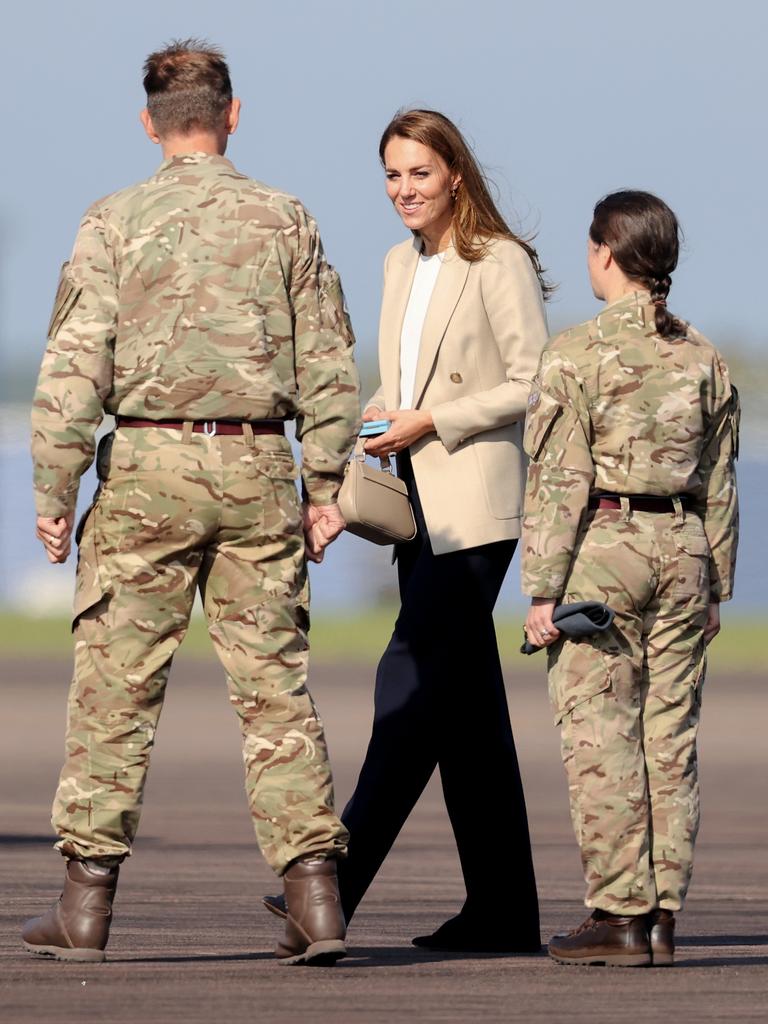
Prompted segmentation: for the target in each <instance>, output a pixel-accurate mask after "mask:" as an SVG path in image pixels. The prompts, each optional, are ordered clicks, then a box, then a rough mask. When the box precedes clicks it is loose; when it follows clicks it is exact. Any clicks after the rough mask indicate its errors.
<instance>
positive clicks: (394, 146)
mask: <svg viewBox="0 0 768 1024" xmlns="http://www.w3.org/2000/svg"><path fill="white" fill-rule="evenodd" d="M384 168H385V171H386V176H387V195H388V196H389V198H390V199H391V200H392V203H393V204H394V207H395V209H396V210H397V212H398V213H399V214H400V216H401V217H402V219H403V223H404V224H405V226H406V227H407V228H409V229H410V230H411V231H418V232H419V234H421V235H423V236H424V237H425V239H427V240H430V241H434V242H437V241H438V240H440V239H443V238H444V237H445V236H446V235H447V237H448V240H450V230H451V221H452V219H453V205H454V204H453V199H452V198H451V190H452V189H453V188H455V187H457V186H458V184H459V180H460V179H459V177H458V175H456V176H454V177H453V178H452V176H451V174H450V171H449V169H448V167H447V165H446V163H445V161H444V160H443V159H442V157H440V156H439V155H438V154H437V153H435V151H434V150H432V149H430V148H429V146H425V145H423V143H421V142H416V141H415V140H414V139H404V138H401V137H400V136H399V135H396V136H394V137H393V138H392V139H390V140H389V142H388V143H387V147H386V149H385V150H384Z"/></svg>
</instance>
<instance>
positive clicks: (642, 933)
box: [549, 910, 651, 967]
mask: <svg viewBox="0 0 768 1024" xmlns="http://www.w3.org/2000/svg"><path fill="white" fill-rule="evenodd" d="M549 955H550V956H551V957H552V959H553V960H554V961H556V963H558V964H580V965H584V966H587V965H595V966H597V965H601V966H606V967H647V966H648V965H649V964H650V963H651V947H650V942H649V940H648V924H647V921H646V917H645V915H644V914H643V915H640V916H638V917H617V916H616V915H614V914H608V913H606V911H604V910H595V911H594V913H593V914H592V916H591V917H588V918H587V920H586V921H583V922H582V923H581V924H580V925H579V927H578V928H576V929H574V931H572V932H568V934H567V935H555V936H553V937H552V938H551V939H550V940H549Z"/></svg>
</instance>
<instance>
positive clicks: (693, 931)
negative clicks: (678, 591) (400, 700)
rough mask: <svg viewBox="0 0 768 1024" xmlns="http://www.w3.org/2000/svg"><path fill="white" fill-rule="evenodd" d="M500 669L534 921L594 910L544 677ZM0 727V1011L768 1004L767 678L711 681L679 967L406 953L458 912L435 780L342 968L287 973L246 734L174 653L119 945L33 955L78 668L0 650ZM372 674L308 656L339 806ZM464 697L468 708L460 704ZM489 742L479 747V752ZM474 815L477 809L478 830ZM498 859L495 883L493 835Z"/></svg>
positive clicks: (193, 1018)
mask: <svg viewBox="0 0 768 1024" xmlns="http://www.w3.org/2000/svg"><path fill="white" fill-rule="evenodd" d="M542 668H543V665H542V663H538V664H536V663H535V662H532V665H531V674H530V675H526V676H524V677H522V678H521V677H518V678H512V674H511V673H509V678H508V682H509V698H510V706H511V709H512V717H513V725H514V728H515V732H516V736H517V741H518V747H519V753H520V759H521V763H522V768H523V773H524V780H525V784H526V793H527V797H528V805H529V812H530V818H531V826H532V831H533V838H534V857H535V861H536V868H537V874H538V879H539V889H540V894H541V905H542V919H543V929H544V934H545V935H548V934H550V933H551V932H552V931H554V930H556V929H560V928H562V927H570V926H573V925H575V924H577V923H578V922H579V921H580V920H581V918H582V917H583V916H585V914H584V909H583V906H582V905H581V902H580V897H581V892H582V882H581V878H580V869H579V861H578V854H577V850H576V846H575V842H574V840H573V837H572V833H571V829H570V821H569V818H568V810H567V799H566V788H565V782H564V777H563V774H562V768H561V766H560V762H559V753H558V739H557V733H556V730H555V728H554V727H553V725H552V719H551V715H550V712H549V708H548V706H547V701H546V694H545V681H544V678H543V675H540V674H538V673H537V672H536V670H537V669H538V670H541V669H542ZM4 669H5V671H4V673H3V675H4V679H5V686H4V699H3V714H2V722H0V768H1V769H2V771H1V774H0V778H2V800H1V802H0V808H1V810H2V818H0V854H1V856H0V872H1V874H2V879H1V881H2V892H3V894H4V898H3V900H2V904H1V905H0V1020H1V1021H3V1022H6V1024H15V1022H21V1021H24V1022H35V1024H37V1022H41V1021H51V1020H53V1021H70V1022H79V1021H109V1022H113V1024H123V1022H131V1024H137V1022H140V1024H147V1022H165V1021H179V1020H181V1021H189V1022H191V1024H196V1022H203V1021H204V1022H206V1024H207V1022H210V1021H227V1022H229V1021H249V1022H250V1021H254V1022H259V1024H272V1022H286V1024H315V1022H318V1024H319V1022H323V1024H333V1022H336V1021H338V1022H344V1024H347V1022H350V1024H351V1022H355V1024H356V1022H360V1024H368V1022H385V1021H386V1022H399V1021H419V1022H432V1021H481V1020H482V1021H526V1022H527V1021H531V1022H535V1021H546V1022H559V1021H573V1022H580V1021H589V1022H590V1024H594V1022H601V1021H611V1022H613V1021H616V1020H631V1021H653V1022H654V1024H656V1022H658V1021H659V1020H665V1019H670V1020H672V1021H674V1022H675V1024H679V1022H683V1021H685V1022H687V1021H695V1022H703V1021H716V1020H729V1021H731V1022H741V1021H753V1020H754V1021H757V1020H760V1021H764V1020H766V1018H768V1009H766V997H767V996H768V885H767V884H766V882H767V880H768V879H767V876H768V864H767V863H766V838H767V837H766V813H765V806H766V797H765V793H766V771H765V761H766V759H765V729H766V722H767V721H768V718H767V717H766V710H768V693H766V688H765V685H764V682H763V681H762V680H761V679H758V677H751V678H750V677H742V678H727V677H726V676H724V675H723V674H721V675H720V676H719V677H713V678H711V679H710V680H708V682H707V689H706V694H705V701H704V705H705V707H704V724H703V728H702V742H701V764H702V785H703V825H702V830H701V834H700V842H699V847H698V860H697V865H696V871H695V874H694V882H693V886H692V890H691V897H690V900H689V905H688V910H687V912H686V913H685V914H684V915H683V916H682V917H681V918H680V921H679V929H680V934H681V939H680V944H679V957H678V962H679V966H677V967H676V968H675V969H674V970H662V969H655V970H617V969H613V970H606V969H605V968H564V967H558V966H556V965H555V964H554V963H552V962H551V961H550V960H549V959H548V958H547V957H546V956H545V955H543V953H542V955H540V956H526V957H498V956H477V955H476V956H468V957H458V956H445V955H439V954H430V953H428V952H422V951H419V950H416V949H414V948H413V947H412V946H411V945H410V941H409V940H410V938H411V936H413V935H416V934H419V933H420V932H424V931H425V930H430V929H431V928H432V927H433V926H435V925H437V924H439V923H440V922H441V921H442V920H444V919H445V918H446V917H448V916H450V914H452V913H453V912H455V910H456V909H457V908H458V907H459V905H460V902H461V898H462V886H461V881H460V875H459V870H458V863H457V858H456V855H455V851H454V849H453V845H452V841H451V836H450V830H449V825H448V822H447V818H446V815H445V812H444V809H443V807H442V805H441V799H440V792H439V786H438V785H436V784H435V782H434V781H433V783H432V784H431V786H430V788H429V790H428V791H427V793H426V794H425V796H424V798H423V799H422V801H421V803H420V805H419V807H418V808H417V812H416V814H415V815H414V816H413V818H412V820H411V821H410V822H409V823H408V826H407V827H406V829H405V830H404V832H403V834H402V835H401V837H400V840H399V841H398V843H397V845H396V847H395V849H394V850H393V852H392V854H391V856H390V858H389V860H388V861H387V863H386V864H385V866H384V869H383V870H382V872H381V874H380V877H379V878H378V880H377V881H376V883H375V884H374V886H373V887H372V889H371V890H370V893H369V895H368V897H367V898H366V900H365V902H364V903H363V905H362V906H361V909H360V911H359V912H358V914H357V916H356V917H355V920H354V922H353V925H352V928H351V930H350V935H349V943H350V946H351V956H350V957H349V959H347V960H345V961H343V962H341V963H340V964H338V965H337V966H336V967H335V968H333V969H325V970H323V969H311V968H293V969H291V968H286V967H281V966H279V965H278V964H277V963H275V962H274V961H273V959H272V957H271V950H272V948H273V946H274V943H275V939H276V936H277V929H278V927H279V926H278V922H277V920H276V919H275V918H273V917H271V916H269V915H268V914H266V913H265V912H263V911H262V910H261V909H260V905H259V902H258V900H259V896H260V895H261V894H262V893H263V892H274V891H277V887H276V885H275V880H274V876H272V875H271V873H270V872H269V870H268V869H267V868H266V866H265V865H264V863H263V862H262V860H261V858H260V855H259V853H258V851H257V848H256V845H255V842H254V840H253V836H252V832H251V827H250V822H249V818H248V814H247V810H246V804H245V796H244V793H243V789H242V777H241V764H240V754H239V736H238V730H237V726H236V721H235V717H234V715H233V713H232V712H231V711H230V709H229V707H228V703H227V699H226V693H225V689H224V685H223V678H222V674H221V671H220V669H219V668H218V666H217V665H216V664H215V663H213V662H210V663H209V662H200V661H191V660H189V659H185V658H184V657H183V655H182V656H181V657H179V659H178V660H177V664H176V666H175V668H174V672H173V675H172V678H171V682H170V685H169V695H168V699H167V702H166V708H165V712H164V716H163V721H162V723H161V726H160V729H159V734H158V743H157V747H156V750H155V755H154V761H153V766H152V773H151V775H150V781H149V785H148V787H147V798H146V805H145V812H144V816H143V819H142V826H141V831H140V834H139V838H138V840H137V843H136V847H135V853H134V856H133V857H132V858H131V860H130V861H129V862H128V863H127V864H126V865H125V866H124V868H123V874H122V877H121V883H120V888H119V891H118V898H117V903H116V915H115V924H114V928H113V933H112V935H113V937H112V940H111V943H110V947H109V956H110V959H109V961H108V962H107V963H106V964H103V965H91V966H88V965H75V964H62V963H52V962H48V961H39V960H36V959H34V958H32V957H30V956H29V955H28V954H26V953H24V951H23V950H22V949H21V947H20V943H19V940H18V926H19V922H20V921H21V920H22V919H23V918H24V917H25V916H27V915H29V914H31V913H36V912H39V911H42V910H43V909H44V908H45V907H46V906H47V905H48V904H49V902H50V901H51V900H52V899H53V898H55V897H56V896H57V895H58V892H59V889H60V882H61V873H62V863H61V860H60V858H59V857H58V855H57V854H55V853H53V852H51V850H50V846H49V844H50V842H51V840H50V836H49V834H48V808H49V805H50V801H51V796H52V793H53V787H54V784H55V780H56V777H57V773H58V768H59V762H60V757H61V751H62V731H63V724H64V706H65V697H66V689H67V684H68V675H69V665H68V664H67V663H65V662H61V661H25V662H14V663H7V662H6V664H5V666H4ZM371 688H372V671H371V670H370V669H369V668H365V669H359V670H356V669H355V668H354V666H348V665H344V666H338V667H337V668H332V667H329V666H322V667H318V668H317V670H316V671H315V672H314V673H313V687H312V689H313V692H314V695H315V697H316V699H317V701H318V703H319V705H320V708H321V711H322V713H323V715H324V717H325V720H326V725H327V732H328V736H329V740H330V744H331V752H332V755H333V759H334V764H335V766H336V777H337V794H338V802H339V805H340V806H342V805H343V803H344V801H345V800H346V798H347V797H348V795H349V794H350V792H351V789H352V786H353V784H354V781H355V772H356V769H357V768H358V767H359V764H360V760H361V757H362V754H363V751H364V748H365V744H366V741H367V735H368V727H369V722H370V714H371ZM457 713H460V709H457ZM480 756H481V753H480ZM483 825H484V823H482V822H478V827H479V828H482V827H483ZM487 842H488V869H489V871H494V872H495V873H496V874H497V875H498V876H499V883H500V884H510V885H514V879H507V878H505V861H504V853H505V851H504V850H503V849H500V850H497V849H494V845H493V833H492V831H490V830H489V831H488V838H487Z"/></svg>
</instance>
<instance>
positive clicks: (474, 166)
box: [379, 110, 554, 299]
mask: <svg viewBox="0 0 768 1024" xmlns="http://www.w3.org/2000/svg"><path fill="white" fill-rule="evenodd" d="M393 138H401V139H412V140H413V141H414V142H420V143H421V144H422V145H424V146H428V147H429V148H430V149H431V150H433V151H434V152H435V153H437V154H438V156H440V157H441V158H442V159H443V161H444V162H445V164H446V166H447V167H448V170H449V172H450V173H451V175H459V176H460V177H461V183H460V184H459V186H458V189H457V190H456V194H455V197H454V208H453V222H452V231H453V244H454V246H455V248H456V252H457V253H458V254H459V256H460V257H461V258H462V259H463V260H468V261H469V262H470V263H475V262H476V261H477V260H481V259H482V258H483V257H484V256H485V255H486V254H487V252H488V243H489V242H490V241H491V239H493V238H509V239H511V240H512V241H513V242H517V244H518V245H519V246H520V247H521V248H522V249H524V250H525V252H526V253H527V255H528V258H529V259H530V261H531V263H532V264H533V269H534V270H535V271H536V276H537V277H538V279H539V284H540V286H541V291H542V294H543V295H544V298H545V299H546V298H548V297H549V295H550V294H551V293H552V291H554V288H553V286H552V285H550V284H549V283H548V282H547V281H546V280H545V279H544V271H543V269H542V266H541V263H540V261H539V257H538V254H537V252H536V250H535V249H534V248H533V246H532V245H531V244H530V241H529V240H528V239H525V238H521V237H520V236H519V235H516V234H515V233H514V232H513V231H512V229H511V228H510V227H509V225H508V224H507V222H506V221H505V220H504V218H503V217H502V215H501V214H500V213H499V210H498V208H497V207H496V204H495V203H494V201H493V198H492V196H491V192H490V189H489V187H488V181H487V179H486V176H485V174H484V173H483V170H482V168H481V167H480V164H479V163H478V161H477V158H476V157H475V155H474V153H473V152H472V149H471V147H470V145H469V143H468V142H467V140H466V139H465V138H464V136H463V135H462V134H461V132H460V131H459V129H458V128H457V127H456V125H455V124H454V123H453V122H452V121H450V120H449V119H448V118H447V117H446V116H445V114H440V113H439V112H438V111H437V110H400V111H398V113H397V114H395V116H394V117H393V118H392V120H391V121H390V122H389V124H388V125H387V127H386V128H385V129H384V134H383V135H382V136H381V142H380V143H379V158H380V159H381V162H382V164H383V163H384V151H385V149H386V148H387V145H388V144H389V142H390V140H391V139H393Z"/></svg>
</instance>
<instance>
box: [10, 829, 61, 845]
mask: <svg viewBox="0 0 768 1024" xmlns="http://www.w3.org/2000/svg"><path fill="white" fill-rule="evenodd" d="M56 838H57V837H56V836H55V835H53V834H52V833H50V834H49V835H45V836H25V835H22V834H21V833H15V832H5V833H2V834H0V846H53V844H54V843H55V842H56Z"/></svg>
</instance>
